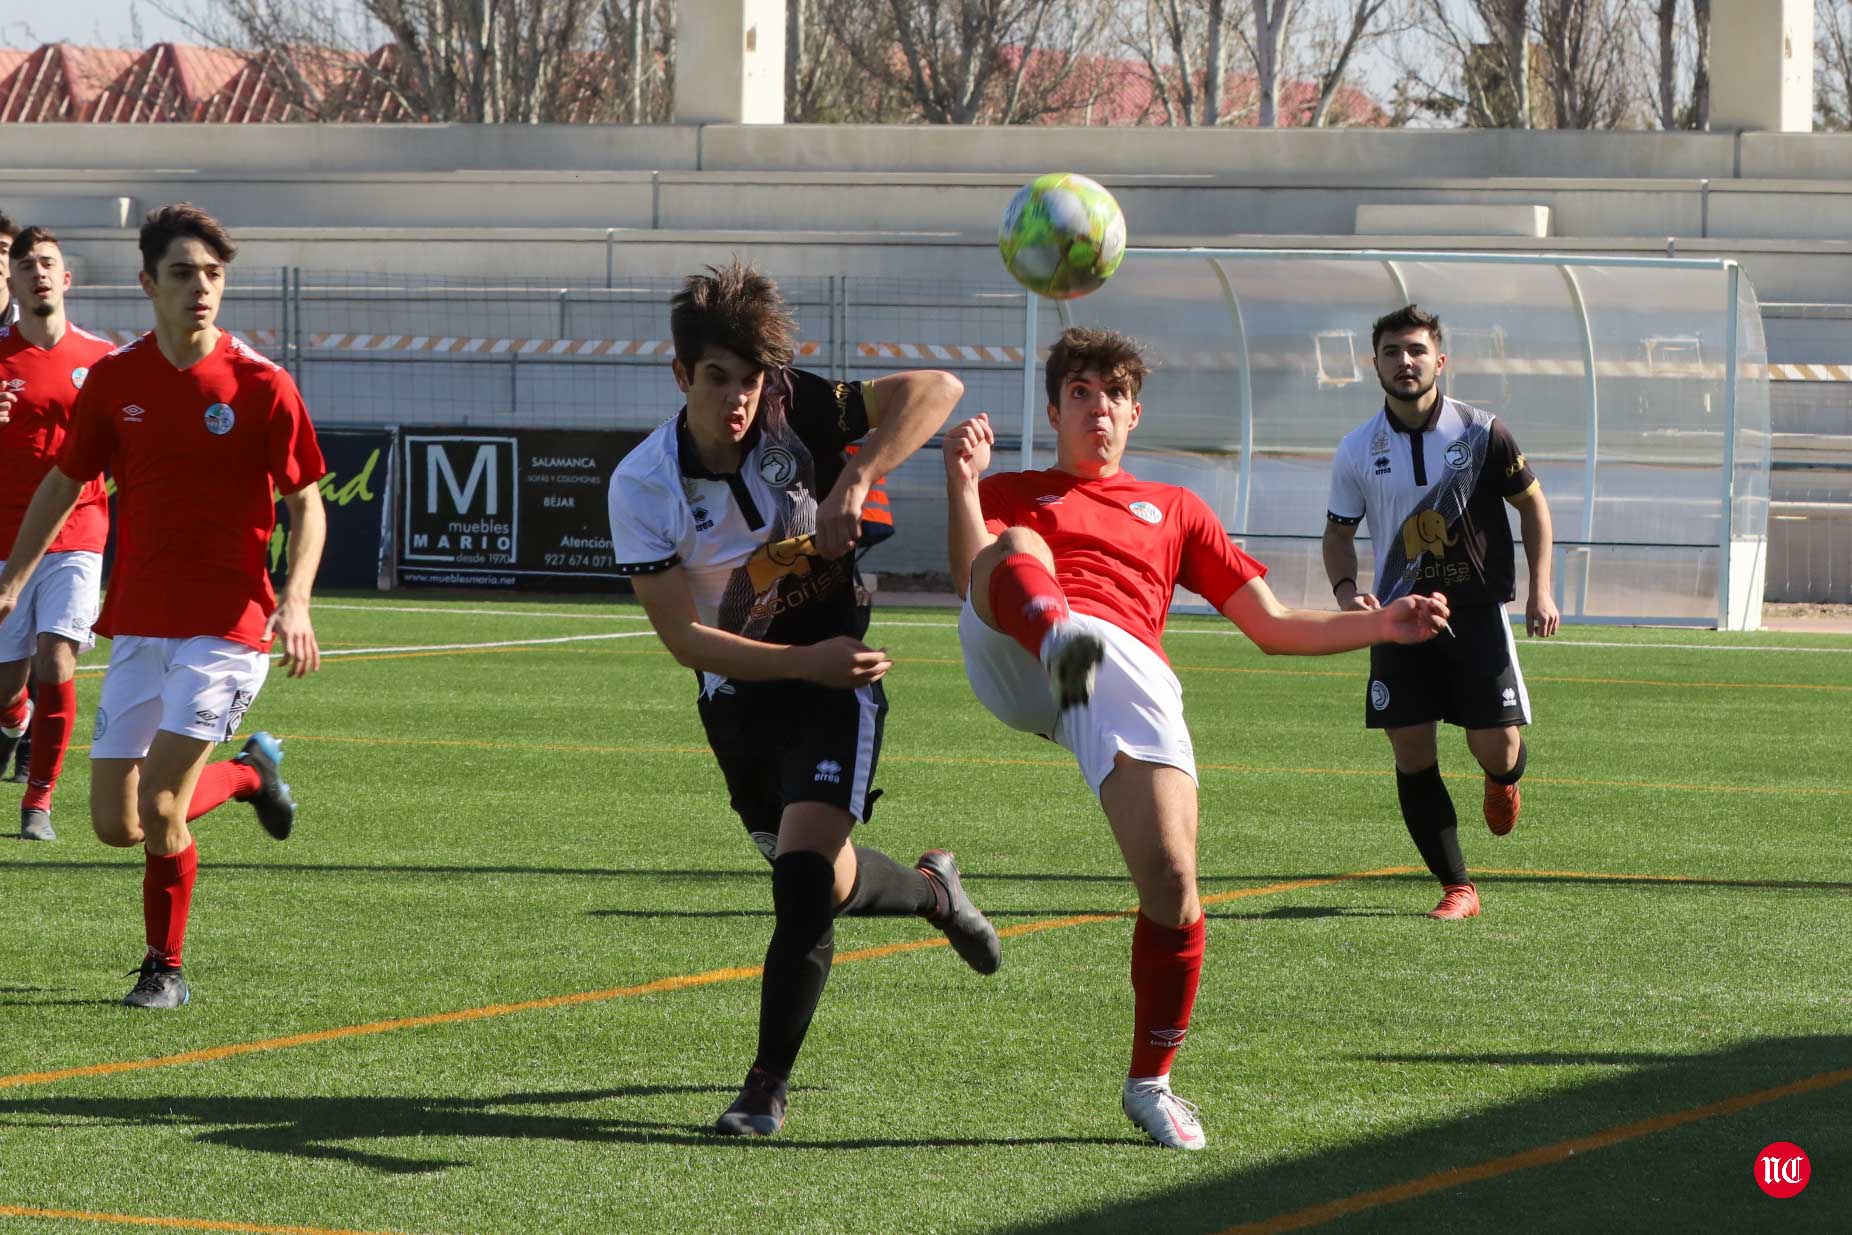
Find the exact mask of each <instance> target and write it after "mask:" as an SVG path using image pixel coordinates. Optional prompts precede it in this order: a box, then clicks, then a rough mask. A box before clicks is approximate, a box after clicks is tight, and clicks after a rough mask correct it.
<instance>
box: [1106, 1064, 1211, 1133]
mask: <svg viewBox="0 0 1852 1235" xmlns="http://www.w3.org/2000/svg"><path fill="white" fill-rule="evenodd" d="M1120 1105H1121V1106H1123V1107H1124V1108H1125V1117H1126V1118H1127V1119H1129V1120H1131V1121H1132V1122H1133V1123H1135V1124H1137V1125H1138V1126H1139V1127H1140V1128H1143V1129H1144V1132H1145V1135H1146V1136H1148V1137H1150V1138H1151V1139H1152V1140H1154V1141H1156V1142H1157V1143H1158V1144H1160V1145H1163V1146H1165V1147H1166V1148H1168V1149H1201V1148H1202V1147H1203V1146H1205V1145H1207V1144H1208V1143H1209V1142H1208V1139H1207V1138H1206V1137H1204V1136H1203V1125H1202V1120H1200V1119H1198V1118H1197V1117H1196V1104H1195V1103H1194V1102H1185V1101H1184V1100H1183V1099H1182V1098H1179V1097H1178V1096H1177V1095H1176V1094H1174V1093H1172V1092H1170V1078H1169V1077H1168V1076H1158V1077H1146V1078H1144V1079H1142V1080H1129V1081H1127V1082H1126V1083H1125V1093H1124V1096H1123V1097H1122V1098H1121V1099H1120Z"/></svg>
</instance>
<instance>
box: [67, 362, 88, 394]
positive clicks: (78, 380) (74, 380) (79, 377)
mask: <svg viewBox="0 0 1852 1235" xmlns="http://www.w3.org/2000/svg"><path fill="white" fill-rule="evenodd" d="M89 376H90V370H89V369H88V368H83V367H79V368H76V369H72V370H71V385H73V386H75V387H77V388H78V389H79V390H82V389H83V388H84V379H85V378H86V377H89Z"/></svg>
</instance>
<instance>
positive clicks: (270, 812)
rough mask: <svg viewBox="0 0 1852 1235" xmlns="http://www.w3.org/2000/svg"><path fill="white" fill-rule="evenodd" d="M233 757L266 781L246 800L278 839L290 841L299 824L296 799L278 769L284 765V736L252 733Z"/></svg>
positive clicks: (268, 830)
mask: <svg viewBox="0 0 1852 1235" xmlns="http://www.w3.org/2000/svg"><path fill="white" fill-rule="evenodd" d="M232 758H233V759H235V760H237V761H238V762H239V763H244V764H249V765H250V766H251V767H254V768H256V769H257V775H258V778H259V779H260V780H262V782H263V784H262V785H261V786H260V787H259V788H258V790H257V792H256V793H254V794H252V795H251V796H250V797H248V798H246V799H244V800H245V801H247V802H249V803H250V804H251V806H252V808H253V809H255V810H256V811H257V822H259V823H261V824H263V825H264V831H266V832H268V833H270V835H272V836H274V837H276V838H277V839H278V840H287V839H288V838H289V833H290V830H291V829H292V828H294V827H295V826H296V799H295V798H293V797H291V796H290V792H289V786H288V785H287V784H285V783H284V782H283V777H282V775H281V773H280V771H279V769H280V768H281V767H282V764H283V741H282V739H281V738H278V737H276V736H275V735H273V734H269V733H263V732H258V733H253V734H252V735H251V736H250V737H249V738H248V739H247V740H246V741H245V744H244V749H243V750H241V751H239V752H238V753H237V754H236V755H234V756H232Z"/></svg>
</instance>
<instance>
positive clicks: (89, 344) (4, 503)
mask: <svg viewBox="0 0 1852 1235" xmlns="http://www.w3.org/2000/svg"><path fill="white" fill-rule="evenodd" d="M115 350H116V345H115V344H114V343H111V342H110V341H109V340H108V339H99V338H97V337H96V336H95V335H93V334H87V333H85V332H84V331H82V330H79V329H78V328H77V327H75V326H72V327H70V328H68V329H67V330H66V331H65V332H64V337H63V338H62V339H59V340H58V342H57V344H56V345H55V346H53V347H49V348H44V347H40V346H38V345H37V344H35V343H33V342H32V341H31V340H29V339H27V338H26V336H25V335H23V334H21V333H20V331H19V327H17V326H8V327H4V328H0V390H8V391H11V392H12V393H13V394H15V395H17V396H19V401H18V402H17V403H15V404H13V413H12V416H11V417H10V418H9V419H8V420H7V422H6V423H5V424H4V425H0V561H5V560H6V558H7V557H8V556H9V555H11V553H12V552H13V539H14V538H15V537H16V536H18V535H19V521H20V520H21V519H22V518H24V517H25V513H26V506H27V505H28V504H29V503H30V502H31V501H32V495H33V494H34V493H36V492H38V488H39V482H40V481H41V480H44V479H45V473H46V472H49V471H51V465H52V461H53V460H54V459H56V458H57V457H58V448H59V447H60V446H62V445H63V444H64V439H65V436H66V434H67V433H69V431H70V428H71V409H72V408H73V407H75V406H76V404H77V392H78V391H79V390H80V389H82V387H83V384H84V380H85V378H86V377H87V376H88V375H89V372H90V366H91V365H94V364H95V363H96V362H97V361H99V360H101V359H102V358H103V357H105V356H107V355H109V354H110V353H111V352H113V351H115ZM108 539H109V495H108V494H107V493H105V492H104V490H103V482H102V481H101V480H92V481H90V482H89V483H88V484H86V485H85V486H84V487H83V491H82V492H81V493H79V494H78V495H77V509H75V510H73V511H72V512H71V517H70V518H69V519H67V520H65V524H64V527H63V529H62V530H60V531H59V533H58V536H57V538H56V539H55V540H53V541H52V542H51V547H50V548H49V549H48V550H47V552H49V553H67V552H70V551H71V550H73V549H87V550H89V551H91V552H93V553H101V552H102V551H103V542H104V541H106V540H108Z"/></svg>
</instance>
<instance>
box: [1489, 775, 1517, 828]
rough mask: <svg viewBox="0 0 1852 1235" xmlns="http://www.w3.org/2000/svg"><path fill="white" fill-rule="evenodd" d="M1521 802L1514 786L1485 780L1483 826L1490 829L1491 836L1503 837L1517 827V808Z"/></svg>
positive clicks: (1490, 779)
mask: <svg viewBox="0 0 1852 1235" xmlns="http://www.w3.org/2000/svg"><path fill="white" fill-rule="evenodd" d="M1523 801H1524V795H1523V794H1522V793H1520V792H1518V787H1517V786H1516V785H1501V784H1499V783H1498V782H1497V781H1495V780H1493V779H1492V778H1491V777H1490V776H1488V777H1486V778H1485V826H1486V827H1488V828H1491V829H1492V835H1494V836H1504V835H1506V834H1507V833H1509V832H1510V831H1511V829H1513V828H1515V827H1517V826H1518V807H1519V806H1520V805H1521V804H1522V803H1523Z"/></svg>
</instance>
